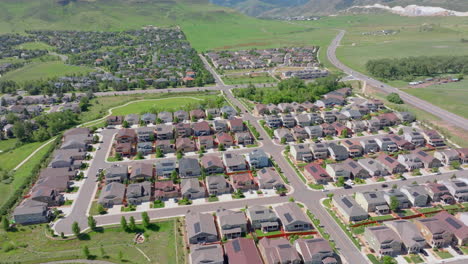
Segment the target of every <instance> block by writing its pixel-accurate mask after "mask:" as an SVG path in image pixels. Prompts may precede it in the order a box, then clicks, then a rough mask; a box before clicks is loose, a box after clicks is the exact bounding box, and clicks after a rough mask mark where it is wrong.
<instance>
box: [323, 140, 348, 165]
mask: <svg viewBox="0 0 468 264" xmlns="http://www.w3.org/2000/svg"><path fill="white" fill-rule="evenodd" d="M328 152H329V153H330V157H331V158H332V159H334V160H336V161H341V160H345V159H347V158H349V154H348V150H346V148H345V147H343V146H342V145H338V144H335V143H329V144H328Z"/></svg>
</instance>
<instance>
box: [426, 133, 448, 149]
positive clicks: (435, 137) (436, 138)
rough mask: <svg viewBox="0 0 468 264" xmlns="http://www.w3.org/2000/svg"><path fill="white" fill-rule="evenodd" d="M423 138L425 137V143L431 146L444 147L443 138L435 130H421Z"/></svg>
mask: <svg viewBox="0 0 468 264" xmlns="http://www.w3.org/2000/svg"><path fill="white" fill-rule="evenodd" d="M423 136H424V139H426V142H427V144H429V145H431V146H433V147H436V148H438V147H445V142H444V139H442V137H441V136H440V134H439V133H438V132H437V131H435V130H424V132H423Z"/></svg>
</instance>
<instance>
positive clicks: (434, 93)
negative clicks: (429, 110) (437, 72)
mask: <svg viewBox="0 0 468 264" xmlns="http://www.w3.org/2000/svg"><path fill="white" fill-rule="evenodd" d="M404 91H405V92H407V93H409V94H412V95H414V96H417V97H419V98H421V99H423V100H426V101H428V102H430V103H432V104H434V105H437V106H439V107H441V108H443V109H446V110H448V111H450V112H452V113H455V114H457V115H459V116H463V117H465V118H468V104H467V102H466V100H467V98H468V81H466V80H463V81H461V82H458V83H447V84H443V85H432V86H429V87H426V88H409V89H405V90H404Z"/></svg>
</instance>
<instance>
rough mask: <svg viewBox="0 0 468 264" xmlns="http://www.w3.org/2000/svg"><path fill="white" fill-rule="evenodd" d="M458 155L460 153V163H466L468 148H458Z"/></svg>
mask: <svg viewBox="0 0 468 264" xmlns="http://www.w3.org/2000/svg"><path fill="white" fill-rule="evenodd" d="M457 152H458V155H460V161H461V163H462V164H466V163H468V148H458V149H457Z"/></svg>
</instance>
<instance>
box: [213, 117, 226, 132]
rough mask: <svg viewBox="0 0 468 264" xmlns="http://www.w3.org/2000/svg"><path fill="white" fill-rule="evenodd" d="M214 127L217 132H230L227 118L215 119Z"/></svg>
mask: <svg viewBox="0 0 468 264" xmlns="http://www.w3.org/2000/svg"><path fill="white" fill-rule="evenodd" d="M213 128H214V130H215V131H216V133H219V132H228V130H229V129H228V125H227V121H226V120H215V121H213Z"/></svg>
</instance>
